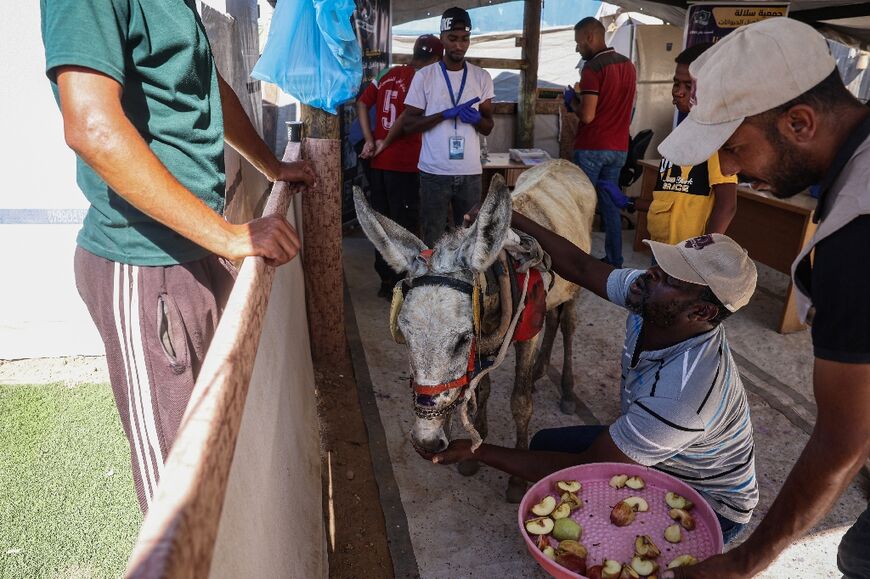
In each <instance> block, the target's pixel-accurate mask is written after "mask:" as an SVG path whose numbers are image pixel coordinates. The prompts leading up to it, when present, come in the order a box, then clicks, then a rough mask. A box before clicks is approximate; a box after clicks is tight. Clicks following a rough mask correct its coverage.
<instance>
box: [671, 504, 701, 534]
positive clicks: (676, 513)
mask: <svg viewBox="0 0 870 579" xmlns="http://www.w3.org/2000/svg"><path fill="white" fill-rule="evenodd" d="M668 516H669V517H670V518H672V519H673V520H675V521H677V522H678V523H680V525H682V526H683V528H684V529H686V530H687V531H693V530H694V529H695V517H693V516H692V515H691V514H690V513H689V511H685V510H683V509H671V510H670V511H668Z"/></svg>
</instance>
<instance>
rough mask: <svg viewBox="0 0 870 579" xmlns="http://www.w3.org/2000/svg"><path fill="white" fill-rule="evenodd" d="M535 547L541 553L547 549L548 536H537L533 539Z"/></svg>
mask: <svg viewBox="0 0 870 579" xmlns="http://www.w3.org/2000/svg"><path fill="white" fill-rule="evenodd" d="M535 545H536V546H537V547H538V549H540V550H541V551H543V550H544V549H546V548H547V547H549V546H550V536H549V535H538V537H537V539H535Z"/></svg>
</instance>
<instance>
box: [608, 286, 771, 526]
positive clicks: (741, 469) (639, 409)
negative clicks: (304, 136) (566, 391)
mask: <svg viewBox="0 0 870 579" xmlns="http://www.w3.org/2000/svg"><path fill="white" fill-rule="evenodd" d="M642 273H643V271H640V270H631V269H617V270H615V271H614V272H613V273H611V274H610V277H609V278H608V280H607V295H608V298H609V299H610V301H612V302H613V303H615V304H616V305H619V306H622V307H625V298H626V296H627V295H628V288H629V286H630V285H631V283H632V282H633V281H634V280H635V279H636V278H637V276H639V275H640V274H642ZM642 325H643V319H642V318H641V317H640V316H638V315H636V314H634V313H630V314H629V316H628V320H627V321H626V333H625V334H626V335H625V347H624V350H623V355H622V390H621V397H620V398H621V404H622V408H621V410H622V415H621V416H620V417H619V418H618V419H617V420H616V421H615V422H614V423H613V424H612V425H611V426H610V435H611V437H612V438H613V441H614V443H616V446H617V447H619V449H620V450H621V451H622V452H624V453H625V455H626V456H628V457H629V458H631V459H632V460H634V461H635V462H637V463H638V464H642V465H645V466H655V468H657V469H658V470H661V471H663V472H666V473H668V474H671V475H673V476H675V477H677V478H679V479H680V480H682V481H684V482H685V483H686V484H688V485H690V486H692V487H693V488H694V489H695V490H697V491H698V492H699V493H701V495H703V496H704V498H705V499H707V502H709V503H710V505H711V506H712V507H713V510H715V511H716V512H717V513H719V514H720V515H722V516H723V517H725V518H727V519H729V520H732V521H736V522H738V523H745V522H747V521H749V519H750V517H751V515H752V509H754V508H755V505H756V504H758V481H757V480H756V478H755V456H754V452H753V442H752V422H751V421H750V419H749V403H748V402H747V400H746V392H745V391H744V390H743V383H742V382H741V381H740V374H739V372H738V370H737V365H736V364H735V363H734V360H733V358H732V357H731V350H730V348H729V347H728V340H727V338H726V337H725V330H724V329H723V328H722V326H721V325H719V326H717V327H716V328H715V329H713V330H710V331H709V332H706V333H704V334H701V335H699V336H695V337H694V338H691V339H689V340H685V341H683V342H680V343H679V344H676V345H674V346H671V347H670V348H665V349H663V350H654V351H642V352H640V353H639V355H638V356H637V363H636V364H635V365H634V366H632V356H633V354H634V351H635V347H636V345H637V341H638V338H639V337H640V330H641V326H642Z"/></svg>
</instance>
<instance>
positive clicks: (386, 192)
mask: <svg viewBox="0 0 870 579" xmlns="http://www.w3.org/2000/svg"><path fill="white" fill-rule="evenodd" d="M443 54H444V46H443V45H442V44H441V40H439V39H438V37H436V36H434V35H432V34H426V35H423V36H421V37H419V38H418V39H417V41H416V42H415V43H414V55H413V58H412V60H411V64H408V65H403V66H396V67H394V68H392V69H391V70H390V71H389V72H387V73H386V74H385V75H383V76H382V77H381V78H380V79H379V80H374V81H372V82H371V84H369V86H368V87H366V89H365V91H363V93H362V95H360V97H359V99H358V100H357V103H356V106H357V115H358V118H359V119H360V128H362V132H363V136H364V138H365V141H366V143H365V146H364V147H363V150H362V153H361V154H360V157H362V158H363V159H372V160H371V172H370V177H371V178H370V185H371V193H372V199H371V203H372V207H373V208H374V209H375V211H378V212H379V213H381V214H383V215H386V216H387V217H389V218H390V219H392V220H393V221H395V222H396V223H398V224H400V225H401V226H402V227H404V228H406V229H408V230H409V231H413V232H417V229H418V226H419V225H418V224H419V219H420V216H419V212H420V173H419V169H417V162H418V160H419V158H420V148H421V146H422V141H423V136H422V134H420V133H414V134H404V135H402V136H399V135H396V131H395V130H394V131H393V135H390V139H389V140H388V139H387V135H388V134H389V133H390V129H391V128H392V127H393V125H394V124H395V123H396V119H398V117H399V115H401V114H402V111H403V110H405V95H407V94H408V88H410V86H411V79H412V78H414V73H416V72H417V71H418V70H419V69H421V68H423V67H424V66H427V65H430V64H433V63H435V62H438V61H439V60H441V57H442V56H443ZM372 106H374V107H376V108H375V110H376V115H375V121H374V122H375V126H374V127H372V126H371V125H370V123H369V108H370V107H372ZM376 150H377V153H376ZM375 271H377V272H378V275H379V276H380V278H381V287H380V290H378V295H379V296H381V297H387V298H388V297H389V296H390V294H391V292H392V289H393V286H394V285H395V283H396V281H398V280H397V274H396V273H395V272H394V271H393V270H392V269H391V268H390V266H389V265H387V264H386V262H385V261H384V260H383V258H382V257H381V255H380V254H379V253H378V252H377V251H376V252H375ZM398 277H399V278H401V277H402V276H400V275H399V276H398Z"/></svg>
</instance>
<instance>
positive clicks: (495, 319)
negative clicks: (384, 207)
mask: <svg viewBox="0 0 870 579" xmlns="http://www.w3.org/2000/svg"><path fill="white" fill-rule="evenodd" d="M354 202H355V205H356V211H357V217H358V219H359V223H360V225H361V226H362V229H363V231H364V232H365V234H366V236H367V237H368V238H369V240H371V242H372V243H373V244H374V246H375V248H376V249H377V250H378V251H379V252H380V253H381V255H382V256H383V257H384V260H385V261H386V262H387V263H388V264H389V265H390V266H391V267H392V268H393V269H395V270H396V271H397V272H403V271H404V272H406V277H405V280H404V281H403V282H401V283H402V284H404V288H403V289H399V286H397V290H396V291H402V292H403V294H404V298H403V300H404V301H403V302H402V301H400V302H398V303H399V304H400V305H399V307H400V308H401V309H400V310H399V311H398V312H395V313H397V314H398V315H397V316H396V318H395V324H394V327H392V328H391V329H392V330H393V332H394V336H396V337H397V338H398V339H400V340H401V339H403V340H404V341H405V342H407V344H408V348H409V354H410V366H411V384H412V387H413V390H414V394H413V399H414V410H415V414H416V416H417V418H416V420H415V422H414V425H413V427H412V429H411V441H412V443H413V444H414V446H415V447H416V448H418V449H419V450H421V451H424V452H427V453H434V452H439V451H441V450H444V449H445V448H446V447H447V445H448V444H449V441H448V438H447V434H446V431H445V429H446V427H447V426H449V420H450V415H451V413H452V411H453V410H454V408H456V407H457V405H458V404H459V403H460V402H462V400H463V398H464V393H465V388H467V387H468V383H469V381H470V380H471V379H472V378H473V376H474V375H476V374H477V373H478V372H479V371H480V369H481V364H480V360H481V359H483V358H485V357H486V356H488V355H491V354H493V353H494V352H495V351H497V350H498V348H499V345H500V344H501V343H502V340H503V339H504V337H505V334H506V331H507V326H506V325H505V323H504V322H505V320H508V321H510V315H509V314H510V312H511V305H512V304H511V297H510V290H509V289H508V293H507V296H506V295H505V291H504V287H505V285H506V284H505V283H504V281H503V280H504V278H503V277H502V278H501V280H500V281H499V283H495V284H489V285H488V286H487V289H486V291H485V292H481V291H480V290H479V288H480V285H481V281H482V280H483V279H484V276H485V272H486V270H487V269H488V268H490V267H491V266H493V264H494V263H495V262H496V261H499V262H500V263H504V262H505V259H504V257H503V256H502V257H501V258H500V253H501V252H502V249H503V248H504V247H505V246H506V245H510V243H509V236H510V219H511V210H512V208H513V209H515V210H517V211H518V212H520V213H522V214H523V215H526V216H527V217H529V218H531V219H533V220H535V221H537V222H538V223H540V224H542V225H544V226H545V227H549V228H551V229H552V230H553V231H555V232H556V233H558V234H560V235H562V236H563V237H565V238H567V239H568V240H570V241H571V242H573V243H574V244H575V245H577V246H578V247H580V248H581V249H583V250H584V251H587V252H588V251H589V249H590V245H591V240H590V231H591V228H592V218H593V214H594V212H595V203H596V196H595V189H594V188H593V186H592V184H591V183H590V182H589V179H588V178H587V177H586V175H585V174H584V173H583V172H582V171H581V170H580V169H578V168H577V167H576V166H575V165H573V164H572V163H569V162H567V161H563V160H555V161H549V162H547V163H544V164H542V165H539V166H537V167H534V168H532V169H530V170H528V171H526V172H525V173H523V174H522V176H521V177H520V179H519V180H518V181H517V185H516V189H515V191H514V193H513V195H511V193H510V190H509V189H508V188H507V186H506V185H505V183H504V180H503V179H502V178H501V177H500V176H496V177H494V178H493V181H492V184H491V187H490V190H489V193H488V195H487V197H486V199H485V200H484V202H483V204H482V206H481V208H480V212H479V214H478V217H477V220H476V221H475V222H474V224H473V225H472V226H471V227H469V228H466V229H457V230H453V231H450V232H448V233H445V234H444V236H443V237H441V239H439V240H438V241H437V242H436V244H435V247H434V248H433V249H432V250H431V251H429V248H427V247H426V245H425V244H424V243H423V242H422V241H421V240H420V239H418V238H417V237H416V236H415V235H413V234H412V233H411V232H409V231H407V230H406V229H404V228H403V227H401V226H400V225H398V224H396V223H395V222H393V221H391V220H390V219H388V218H386V217H384V216H383V215H381V214H379V213H377V212H375V211H373V210H372V209H371V207H370V206H369V205H368V203H367V202H366V200H365V197H364V196H363V195H362V193H360V192H359V191H357V192H355V197H354ZM514 237H515V234H514ZM502 255H503V254H502ZM493 286H494V287H493ZM579 291H580V288H579V287H578V286H576V285H575V284H572V283H569V282H567V281H565V280H564V279H562V278H561V277H558V276H555V280H554V283H553V285H552V287H551V288H550V289H549V291H548V292H547V295H546V308H547V312H548V313H547V329H546V331H545V336H544V338H545V343H544V344H543V345H542V347H541V356H540V357H539V360H538V363H537V364H535V366H534V368H533V362H534V354H535V350H536V347H537V344H538V342H539V338H540V335H539V336H536V337H534V338H532V339H530V340H527V341H523V342H516V343H515V344H514V345H515V350H516V374H515V381H514V388H513V392H512V394H511V412H512V414H513V418H514V421H515V424H516V444H515V446H516V448H528V437H529V433H528V427H529V420H530V419H531V416H532V396H531V392H532V383H533V369H534V370H535V373H536V374H537V373H540V374H543V373H544V372H545V371H546V366H547V363H548V359H549V356H550V350H551V347H552V342H553V340H554V338H555V333H556V329H557V328H558V326H559V325H560V324H561V326H562V330H563V339H564V346H565V355H564V365H563V370H562V410H563V411H567V410H570V411H571V412H573V400H574V398H573V397H574V395H573V369H572V367H571V351H572V336H573V329H574V328H573V326H574V316H573V309H574V307H573V306H574V301H575V299H576V297H577V295H578V293H579ZM484 294H485V295H484ZM478 296H481V301H482V302H483V304H482V306H483V307H482V310H483V313H482V314H480V313H479V312H480V309H479V308H478V307H476V306H475V304H474V303H473V302H474V300H475V299H477V298H478ZM395 304H396V301H395V300H394V309H395ZM506 312H507V313H506ZM507 339H510V336H508V337H507ZM547 341H548V342H549V343H546V342H547ZM489 389H490V384H489V381H488V376H487V377H484V378H483V379H482V380H481V381H480V384H479V385H478V392H477V412H476V415H475V416H474V427H475V428H476V429H477V431H478V432H479V433H480V436H481V437H484V438H485V437H486V431H487V427H486V400H487V398H488V396H489ZM477 468H478V465H477V464H476V463H464V464H463V465H460V472H462V473H463V474H465V475H469V474H473V473H474V472H476V470H477ZM525 489H526V483H525V481H523V480H521V479H519V478H517V477H511V478H510V480H509V482H508V489H507V499H508V501H510V502H514V503H518V502H519V501H520V500H521V499H522V496H523V494H524V493H525Z"/></svg>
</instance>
